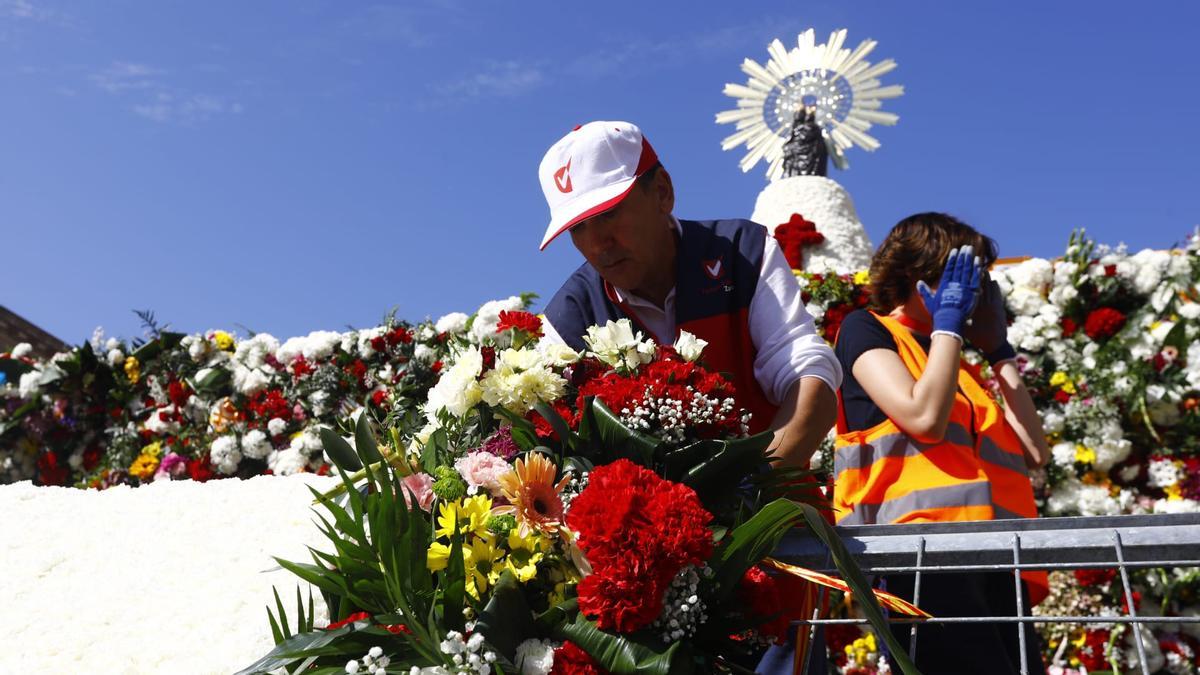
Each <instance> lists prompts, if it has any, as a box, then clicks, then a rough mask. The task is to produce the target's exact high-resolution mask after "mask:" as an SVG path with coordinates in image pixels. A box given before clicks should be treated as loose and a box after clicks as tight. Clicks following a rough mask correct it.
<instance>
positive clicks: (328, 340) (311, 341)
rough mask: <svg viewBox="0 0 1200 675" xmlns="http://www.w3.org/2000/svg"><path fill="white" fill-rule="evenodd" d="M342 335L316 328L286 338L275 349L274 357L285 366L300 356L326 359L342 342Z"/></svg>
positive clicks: (306, 358) (312, 359)
mask: <svg viewBox="0 0 1200 675" xmlns="http://www.w3.org/2000/svg"><path fill="white" fill-rule="evenodd" d="M342 337H343V336H342V334H341V333H338V332H336V331H329V330H318V331H313V332H311V333H309V334H308V335H305V336H303V337H294V338H288V340H287V341H286V342H284V343H283V344H282V345H280V346H279V349H277V350H276V351H275V358H276V359H278V360H279V362H280V363H282V364H283V365H285V366H286V365H288V364H290V363H291V362H293V361H295V360H296V359H297V358H299V357H301V356H303V357H304V359H305V360H306V361H316V360H318V359H327V358H329V357H330V356H331V355H332V354H333V350H335V349H337V348H338V347H339V346H340V345H341V344H342Z"/></svg>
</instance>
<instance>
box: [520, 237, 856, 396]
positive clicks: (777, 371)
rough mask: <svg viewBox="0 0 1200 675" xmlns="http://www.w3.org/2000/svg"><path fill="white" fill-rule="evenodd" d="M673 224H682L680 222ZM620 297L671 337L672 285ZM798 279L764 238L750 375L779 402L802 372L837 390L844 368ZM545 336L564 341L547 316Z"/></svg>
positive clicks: (662, 337)
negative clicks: (656, 292) (658, 296)
mask: <svg viewBox="0 0 1200 675" xmlns="http://www.w3.org/2000/svg"><path fill="white" fill-rule="evenodd" d="M675 226H676V228H680V225H679V223H678V221H676V223H675ZM615 290H616V292H617V296H618V298H617V299H618V300H619V301H621V302H623V303H624V304H625V305H626V307H628V308H629V309H631V310H633V312H634V313H635V314H636V315H637V318H638V321H640V322H641V323H642V325H644V326H645V327H646V328H647V329H649V330H650V331H651V332H652V333H654V338H655V339H656V340H658V342H659V344H666V345H669V344H672V343H674V342H675V337H676V336H675V289H674V288H672V289H671V290H670V292H669V293H667V298H666V300H665V301H664V302H663V306H662V307H659V306H657V305H655V304H654V303H653V302H651V301H649V300H646V299H644V298H640V297H638V296H636V295H634V294H632V293H630V292H629V291H627V290H624V289H620V288H617V289H615ZM800 293H801V291H800V284H799V283H798V282H797V281H796V276H795V274H793V273H792V269H791V266H790V265H789V264H788V262H787V259H786V258H785V257H784V255H783V251H782V249H780V248H779V243H778V242H777V241H775V238H774V237H771V236H768V237H766V243H765V245H764V249H763V262H762V270H761V271H760V272H759V278H758V284H757V286H755V289H754V296H753V297H752V298H751V299H750V311H749V323H750V339H751V341H752V342H753V343H754V349H755V356H754V379H755V380H757V381H758V384H759V386H760V387H762V390H763V393H764V394H765V395H766V397H767V400H768V401H770V402H771V403H772V404H773V405H779V404H780V402H781V401H782V400H783V397H784V396H785V395H787V392H788V389H790V388H791V387H792V385H793V384H795V383H796V381H797V380H800V379H802V378H805V377H815V378H817V379H819V380H821V381H822V382H824V383H825V384H826V386H828V387H829V388H830V389H831V390H832V391H834V392H837V390H838V387H840V386H841V384H842V367H841V365H840V364H839V363H838V360H837V357H836V356H834V353H833V350H832V349H830V347H829V345H828V344H826V342H825V340H824V338H822V337H821V336H820V335H818V334H817V330H816V325H815V324H814V323H813V318H812V316H810V315H809V313H808V311H807V310H806V309H805V308H804V301H803V299H802V298H801V295H800ZM543 331H544V332H545V337H544V338H543V339H545V340H550V341H554V342H562V341H563V340H562V338H561V337H560V336H559V335H558V332H557V331H555V330H554V327H553V326H551V325H550V322H549V321H546V322H545V325H544V326H543Z"/></svg>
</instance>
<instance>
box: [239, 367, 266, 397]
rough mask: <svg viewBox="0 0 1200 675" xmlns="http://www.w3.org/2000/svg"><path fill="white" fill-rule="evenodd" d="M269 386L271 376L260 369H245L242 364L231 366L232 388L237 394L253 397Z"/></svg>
mask: <svg viewBox="0 0 1200 675" xmlns="http://www.w3.org/2000/svg"><path fill="white" fill-rule="evenodd" d="M270 384H271V375H270V374H269V373H267V372H266V371H264V370H263V369H262V368H247V367H245V366H243V365H242V364H240V363H238V364H234V366H233V386H234V388H235V389H237V390H238V392H239V393H242V394H245V395H246V396H253V395H254V394H257V393H258V392H260V391H262V390H263V389H266V388H267V386H268V385H270Z"/></svg>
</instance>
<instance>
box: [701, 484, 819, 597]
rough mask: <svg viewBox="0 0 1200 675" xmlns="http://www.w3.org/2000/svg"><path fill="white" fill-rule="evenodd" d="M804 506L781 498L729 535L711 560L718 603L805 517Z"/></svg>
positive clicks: (733, 590) (729, 594)
mask: <svg viewBox="0 0 1200 675" xmlns="http://www.w3.org/2000/svg"><path fill="white" fill-rule="evenodd" d="M800 509H801V507H800V505H799V504H796V503H794V502H791V501H788V500H786V499H777V500H775V501H773V502H771V503H770V504H767V505H766V506H764V507H763V508H762V509H760V510H759V512H758V513H756V514H754V515H753V516H752V517H751V518H750V519H749V520H747V521H746V522H744V523H742V524H741V525H739V526H737V527H735V528H734V529H733V531H731V532H730V533H729V534H728V535H727V536H726V537H725V541H724V545H723V546H721V547H720V548H718V549H717V552H716V553H715V554H714V555H713V558H712V559H711V560H710V561H709V564H710V565H711V566H712V567H713V570H714V571H715V572H716V576H715V579H716V581H717V584H718V588H717V591H716V598H715V600H716V603H717V604H720V603H722V602H723V601H724V600H726V599H727V598H729V597H730V596H731V595H732V594H733V593H734V592H735V591H736V590H737V587H738V584H739V583H740V582H741V579H742V577H743V576H744V575H745V574H746V570H748V569H750V568H751V567H752V566H753V565H754V564H756V563H757V562H758V561H760V560H762V559H763V558H765V557H766V556H767V555H769V554H770V553H771V551H773V550H774V549H775V547H776V546H777V545H778V544H779V540H780V539H782V538H783V535H784V534H785V533H786V532H787V531H788V530H789V529H791V528H792V526H794V525H795V524H796V523H797V522H799V521H800V520H801V519H802V518H803V517H804V514H803V512H802V511H801V510H800ZM839 541H840V540H839Z"/></svg>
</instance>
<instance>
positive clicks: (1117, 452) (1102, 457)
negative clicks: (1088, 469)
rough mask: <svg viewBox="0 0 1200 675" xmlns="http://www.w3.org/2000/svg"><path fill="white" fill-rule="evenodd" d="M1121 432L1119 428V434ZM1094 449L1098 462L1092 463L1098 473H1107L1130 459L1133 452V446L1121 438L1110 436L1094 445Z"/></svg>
mask: <svg viewBox="0 0 1200 675" xmlns="http://www.w3.org/2000/svg"><path fill="white" fill-rule="evenodd" d="M1119 431H1120V430H1119V427H1118V433H1119ZM1092 449H1093V450H1094V451H1095V452H1096V461H1094V462H1093V463H1092V466H1093V467H1095V469H1096V470H1097V471H1103V472H1107V471H1108V470H1109V469H1111V468H1113V467H1114V466H1116V465H1117V464H1120V463H1121V462H1123V461H1125V458H1127V457H1129V453H1130V451H1132V450H1133V444H1132V443H1130V442H1129V441H1127V440H1125V439H1124V438H1121V437H1120V436H1108V437H1104V438H1102V440H1100V441H1099V442H1098V443H1096V444H1095V445H1093V446H1092Z"/></svg>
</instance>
